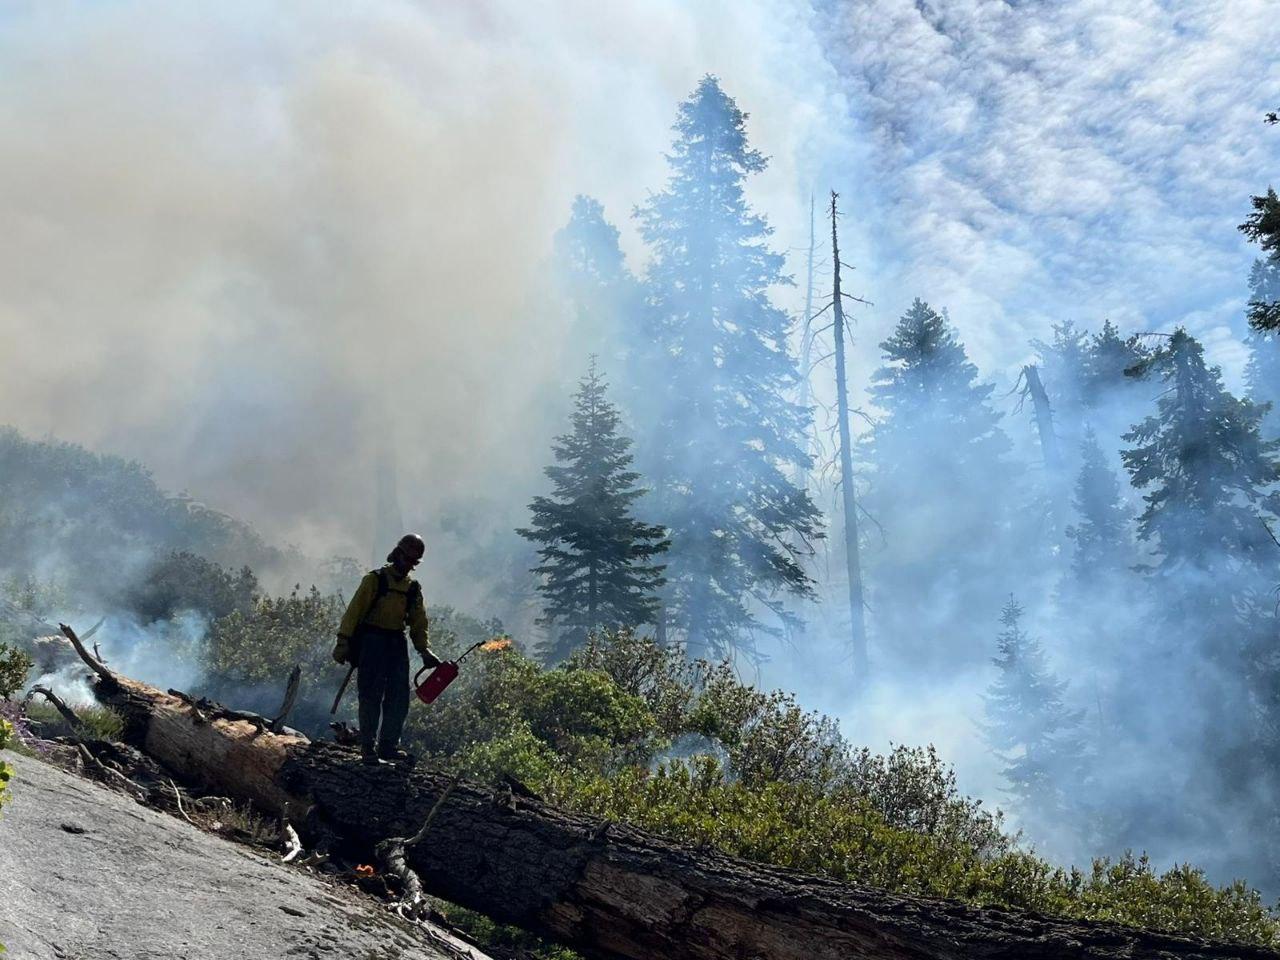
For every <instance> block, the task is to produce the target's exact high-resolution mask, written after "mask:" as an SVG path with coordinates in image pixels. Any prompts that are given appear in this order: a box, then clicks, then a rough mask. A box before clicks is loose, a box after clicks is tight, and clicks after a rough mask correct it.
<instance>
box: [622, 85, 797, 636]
mask: <svg viewBox="0 0 1280 960" xmlns="http://www.w3.org/2000/svg"><path fill="white" fill-rule="evenodd" d="M745 121H746V114H744V113H743V112H742V111H741V110H739V109H738V107H737V105H736V104H735V103H734V101H733V100H732V99H731V98H730V97H728V96H727V95H726V94H725V93H724V91H723V90H721V88H720V84H719V82H718V81H717V80H716V79H715V78H714V77H710V76H708V77H705V78H704V79H703V80H702V81H701V82H700V83H699V84H698V87H697V89H696V90H695V91H694V92H693V94H692V95H691V96H690V97H689V98H688V99H687V100H685V101H684V102H683V103H682V104H681V105H680V108H679V115H678V118H677V121H676V124H675V132H676V138H675V142H674V143H673V145H672V148H671V152H670V153H669V154H668V155H667V159H668V162H669V164H670V170H671V175H670V178H669V180H668V181H667V185H666V188H665V189H664V190H663V191H662V192H660V193H657V194H654V195H652V196H651V197H650V198H649V200H648V202H646V203H645V204H644V205H643V206H642V207H640V208H639V209H638V210H637V217H638V219H639V223H640V230H641V234H642V236H643V238H644V240H645V241H646V242H647V243H648V245H649V247H650V250H651V252H652V259H651V261H650V266H649V270H648V273H647V277H646V289H647V300H648V303H647V306H648V314H647V327H646V330H645V333H646V339H647V341H648V343H649V344H650V348H649V352H648V353H647V354H646V355H645V356H644V357H643V358H641V361H642V362H643V363H644V365H645V370H644V375H643V378H642V382H644V383H647V384H649V386H650V403H649V404H647V405H646V408H645V409H643V410H638V411H637V417H638V419H639V420H640V421H641V423H642V424H643V431H642V441H641V446H642V449H643V454H642V462H643V463H644V464H645V466H646V475H647V476H649V477H650V478H651V479H652V480H653V482H654V485H655V490H654V505H655V514H654V515H655V516H656V517H658V518H660V519H661V520H662V521H663V523H665V524H666V525H667V527H668V528H669V529H670V531H671V539H672V548H671V553H670V558H669V561H668V563H669V570H668V579H669V588H668V590H667V591H666V594H665V598H664V599H665V608H666V609H665V620H666V623H667V625H669V626H670V627H671V628H672V629H673V630H674V631H675V633H676V634H677V636H679V637H681V638H683V639H684V640H685V641H686V643H687V644H688V647H689V650H690V651H691V652H692V653H694V654H695V655H707V654H723V653H725V652H727V651H729V650H731V649H737V650H742V651H746V652H747V653H748V654H750V653H752V652H753V650H754V647H753V645H752V636H753V634H754V632H755V631H756V630H757V629H764V630H773V629H774V628H773V627H772V625H771V624H769V623H766V622H764V621H762V620H761V619H760V616H759V614H760V613H761V612H763V610H765V609H769V610H772V611H773V613H774V614H776V615H777V616H778V617H782V618H785V617H786V616H787V614H786V613H785V611H784V608H783V600H784V598H785V597H786V595H787V594H788V593H789V594H792V595H802V596H804V595H809V594H810V593H811V589H812V588H811V584H810V581H809V578H808V576H807V575H806V573H805V571H804V568H803V567H802V566H801V563H800V559H801V555H802V553H803V551H804V544H805V543H807V542H810V541H812V540H813V539H814V538H816V537H818V536H820V535H821V529H820V514H819V512H818V510H817V509H816V508H815V507H814V505H813V503H812V501H811V500H810V498H809V495H808V494H807V493H806V492H805V491H804V490H803V489H801V488H800V487H798V486H797V485H796V483H795V482H794V481H793V477H795V476H796V475H797V468H798V467H807V466H808V465H809V456H808V453H807V452H806V450H805V428H806V418H807V411H805V410H804V409H802V408H801V407H799V406H798V405H797V404H796V403H794V401H792V400H791V399H790V398H791V397H793V396H794V395H795V387H796V384H797V377H798V372H797V369H796V364H795V361H794V358H793V357H792V356H791V354H790V349H789V337H790V334H791V331H792V320H791V318H789V317H788V316H787V314H786V313H785V312H784V311H782V310H780V309H778V308H777V307H776V306H774V305H773V303H772V302H771V301H770V299H769V288H770V287H774V286H778V285H782V284H786V283H789V282H790V280H789V278H787V277H786V276H785V275H784V274H783V273H782V268H783V258H782V256H781V255H780V254H777V253H774V252H773V251H771V250H770V249H769V247H768V240H769V236H770V234H771V232H772V231H771V228H770V227H769V226H768V224H767V222H766V220H765V218H764V217H762V216H760V215H758V214H756V213H754V212H752V210H751V209H750V207H749V206H748V205H747V202H746V200H745V198H744V196H743V184H744V182H745V181H746V179H747V177H748V176H750V175H752V174H755V173H758V172H760V171H761V170H763V169H764V167H765V158H764V157H763V156H762V155H761V154H760V153H759V152H757V151H756V150H753V149H751V147H750V146H749V145H748V142H747V135H746V129H745Z"/></svg>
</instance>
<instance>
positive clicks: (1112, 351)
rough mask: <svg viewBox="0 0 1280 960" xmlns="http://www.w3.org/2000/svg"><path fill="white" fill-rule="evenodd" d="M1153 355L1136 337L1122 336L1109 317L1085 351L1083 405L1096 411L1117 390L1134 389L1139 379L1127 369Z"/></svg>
mask: <svg viewBox="0 0 1280 960" xmlns="http://www.w3.org/2000/svg"><path fill="white" fill-rule="evenodd" d="M1149 357H1150V351H1148V350H1147V349H1146V348H1145V347H1144V346H1143V345H1142V341H1141V340H1140V339H1139V338H1138V337H1137V336H1129V337H1122V336H1121V335H1120V329H1119V328H1118V327H1117V326H1116V325H1115V324H1114V323H1112V322H1111V321H1110V320H1106V321H1103V324H1102V329H1101V330H1099V331H1098V332H1097V333H1095V334H1094V335H1093V336H1091V337H1090V338H1089V343H1088V349H1087V351H1086V353H1085V370H1084V382H1083V386H1082V399H1083V402H1084V406H1085V407H1086V408H1087V409H1088V410H1090V411H1091V412H1096V411H1097V410H1098V409H1099V408H1101V407H1103V406H1105V405H1106V404H1107V403H1108V401H1110V400H1111V399H1112V398H1113V397H1114V396H1115V395H1116V394H1117V393H1125V392H1133V390H1134V388H1135V384H1137V383H1139V382H1140V381H1138V380H1136V379H1135V378H1134V377H1133V376H1131V375H1129V374H1128V373H1127V371H1131V370H1133V369H1134V368H1136V367H1138V366H1140V365H1141V364H1143V363H1144V362H1146V360H1148V359H1149Z"/></svg>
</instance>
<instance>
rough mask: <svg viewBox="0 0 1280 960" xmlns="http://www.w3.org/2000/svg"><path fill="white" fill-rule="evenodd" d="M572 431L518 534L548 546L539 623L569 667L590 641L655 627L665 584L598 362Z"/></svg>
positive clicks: (552, 655)
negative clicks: (548, 490) (637, 511)
mask: <svg viewBox="0 0 1280 960" xmlns="http://www.w3.org/2000/svg"><path fill="white" fill-rule="evenodd" d="M572 423H573V432H572V433H569V434H566V435H564V436H560V437H557V438H556V440H555V444H554V446H553V448H552V449H553V451H554V453H555V458H556V461H557V464H556V465H554V466H550V467H547V468H546V470H545V471H544V472H545V473H546V475H547V477H548V478H549V479H550V480H551V481H552V484H553V485H554V490H553V492H552V494H551V496H549V497H534V499H533V502H532V503H531V504H530V505H529V509H530V510H531V511H532V513H533V522H532V523H531V524H530V526H529V528H527V529H521V530H519V531H517V532H518V533H519V534H520V535H521V536H522V537H525V538H526V539H528V540H531V541H533V542H535V543H538V544H541V546H540V547H539V549H538V555H539V557H540V558H541V560H542V562H541V563H540V564H539V565H538V566H537V567H535V568H534V572H535V573H537V574H538V575H539V576H540V577H541V578H542V582H541V584H540V585H539V587H538V591H539V593H541V594H542V598H543V603H544V606H543V614H542V618H541V620H540V621H539V622H540V623H542V624H543V625H545V626H547V627H550V628H552V629H553V630H554V631H555V636H554V638H553V639H552V640H551V642H550V643H548V644H546V645H545V646H544V649H543V654H544V657H545V659H546V660H548V661H549V662H559V661H560V660H563V659H564V658H565V657H566V656H567V655H568V654H569V653H570V652H572V650H573V649H574V648H575V647H577V646H578V645H579V644H581V643H582V642H583V641H584V640H585V639H586V638H587V636H588V635H589V634H591V633H594V632H596V631H598V630H602V629H617V628H621V627H634V626H638V625H640V624H642V623H647V622H650V621H651V620H652V619H653V614H654V611H655V609H656V606H657V601H656V599H655V595H654V594H655V591H656V590H658V589H659V588H660V587H661V586H662V583H663V576H662V571H663V567H662V566H661V565H660V564H658V563H656V562H655V561H656V559H657V558H658V557H659V556H660V555H661V554H662V553H663V552H664V551H665V550H666V549H667V546H668V542H667V540H666V538H665V532H664V530H663V528H662V527H660V526H655V525H653V524H648V523H643V522H641V521H639V520H637V519H635V518H634V517H633V516H632V513H631V508H632V506H633V504H634V503H635V501H637V500H638V499H640V497H641V496H643V494H644V492H645V491H644V490H643V489H641V488H639V487H638V486H637V482H638V481H639V479H640V475H639V474H637V473H636V472H635V471H633V470H630V469H629V467H630V466H631V462H632V456H631V454H630V453H629V452H628V449H629V448H630V446H631V441H630V440H629V439H628V438H627V437H625V436H623V435H622V434H621V433H620V432H619V416H618V411H617V410H616V408H615V407H614V406H613V405H612V404H611V403H610V402H609V400H608V398H607V397H606V395H605V380H604V377H603V376H601V375H600V373H599V371H598V370H597V369H596V361H595V357H592V359H591V366H590V368H589V370H588V372H587V375H586V376H585V377H584V378H583V379H582V380H581V382H580V384H579V387H578V391H577V393H575V394H574V410H573V416H572Z"/></svg>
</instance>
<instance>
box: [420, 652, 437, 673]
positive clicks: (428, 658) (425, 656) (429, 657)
mask: <svg viewBox="0 0 1280 960" xmlns="http://www.w3.org/2000/svg"><path fill="white" fill-rule="evenodd" d="M419 653H421V654H422V665H423V666H424V667H426V668H427V669H428V670H433V669H435V668H436V667H438V666H440V658H439V657H437V656H436V655H435V654H434V653H432V652H431V651H430V650H420V651H419Z"/></svg>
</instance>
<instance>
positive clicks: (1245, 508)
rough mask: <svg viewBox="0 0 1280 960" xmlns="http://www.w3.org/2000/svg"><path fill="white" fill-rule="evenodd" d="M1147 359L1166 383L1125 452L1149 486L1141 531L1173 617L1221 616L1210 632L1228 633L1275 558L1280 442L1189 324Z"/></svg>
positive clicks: (1136, 478)
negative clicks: (1266, 435)
mask: <svg viewBox="0 0 1280 960" xmlns="http://www.w3.org/2000/svg"><path fill="white" fill-rule="evenodd" d="M1149 367H1150V370H1151V372H1153V373H1156V374H1158V376H1159V377H1160V378H1161V380H1162V381H1163V382H1164V383H1165V384H1166V386H1167V389H1166V390H1165V392H1164V393H1163V394H1162V395H1161V397H1160V399H1159V401H1158V403H1157V412H1156V413H1155V414H1154V415H1152V416H1149V417H1147V418H1146V419H1145V420H1143V421H1142V422H1141V423H1139V424H1137V425H1136V426H1135V427H1134V428H1133V429H1132V430H1130V431H1129V432H1128V433H1127V434H1125V437H1124V439H1125V440H1126V441H1127V442H1129V443H1130V444H1132V446H1131V447H1129V448H1128V449H1126V450H1123V451H1122V452H1121V456H1122V458H1123V460H1124V465H1125V468H1126V469H1127V470H1128V472H1129V475H1130V478H1131V480H1132V482H1133V485H1134V486H1135V487H1137V488H1138V489H1140V490H1146V491H1147V492H1146V493H1145V495H1144V496H1143V500H1144V501H1145V503H1146V509H1145V510H1144V511H1143V513H1142V515H1141V516H1140V517H1139V518H1138V536H1139V538H1140V539H1142V540H1143V541H1146V542H1147V543H1148V544H1150V545H1151V547H1152V548H1153V549H1154V550H1155V552H1156V556H1157V562H1156V564H1155V568H1154V572H1155V574H1156V576H1157V578H1158V579H1159V580H1163V581H1164V583H1163V584H1161V589H1162V591H1167V597H1166V607H1167V609H1169V611H1170V613H1171V615H1172V616H1173V618H1174V619H1175V620H1177V621H1179V622H1186V621H1187V620H1188V619H1190V620H1191V621H1193V622H1199V623H1203V624H1206V625H1209V624H1216V629H1209V630H1208V631H1207V632H1209V633H1211V634H1214V636H1215V640H1216V641H1225V640H1226V637H1224V636H1223V635H1222V633H1221V631H1222V630H1224V629H1226V628H1227V626H1228V624H1230V623H1231V621H1232V617H1233V613H1234V608H1235V602H1236V600H1237V599H1238V597H1239V593H1240V591H1241V590H1247V589H1249V588H1251V587H1257V586H1259V585H1260V584H1259V582H1258V581H1257V580H1256V576H1257V575H1258V574H1259V573H1262V572H1264V571H1266V572H1267V573H1268V574H1269V572H1270V571H1271V570H1272V569H1273V568H1274V564H1275V561H1276V559H1277V556H1276V549H1275V544H1274V543H1273V542H1272V540H1271V538H1270V536H1269V535H1268V533H1267V530H1266V527H1265V526H1264V524H1263V522H1262V515H1263V511H1264V510H1265V509H1266V508H1267V504H1268V503H1269V502H1270V503H1271V504H1272V506H1274V493H1273V491H1272V485H1273V484H1274V483H1276V481H1277V480H1280V468H1278V467H1277V462H1276V455H1277V451H1278V450H1280V442H1277V441H1271V440H1264V439H1263V437H1262V436H1261V434H1260V432H1259V425H1260V422H1261V420H1262V415H1263V410H1262V408H1261V407H1259V406H1258V405H1257V404H1255V403H1253V402H1251V401H1249V400H1239V399H1236V398H1235V397H1233V396H1232V395H1231V394H1230V393H1228V392H1227V391H1226V389H1224V387H1223V385H1222V378H1221V375H1220V373H1219V371H1218V369H1217V368H1216V367H1207V366H1206V365H1205V362H1204V350H1203V348H1202V347H1201V346H1200V344H1199V343H1198V342H1197V341H1196V340H1195V339H1194V338H1193V337H1191V336H1190V335H1189V334H1188V333H1187V332H1186V331H1185V330H1183V329H1181V328H1179V329H1178V330H1177V331H1175V332H1174V334H1173V336H1172V337H1171V338H1170V340H1169V343H1168V345H1167V346H1166V347H1164V348H1163V349H1162V350H1160V351H1158V352H1157V353H1156V354H1155V355H1154V356H1153V357H1152V358H1151V360H1150V361H1149ZM1206 639H1207V638H1206Z"/></svg>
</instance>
